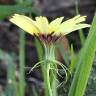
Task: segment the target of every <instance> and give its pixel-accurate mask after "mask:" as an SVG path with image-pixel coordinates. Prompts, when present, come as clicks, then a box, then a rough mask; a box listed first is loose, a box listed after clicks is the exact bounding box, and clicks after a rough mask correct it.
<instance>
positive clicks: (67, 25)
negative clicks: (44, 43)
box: [56, 15, 86, 34]
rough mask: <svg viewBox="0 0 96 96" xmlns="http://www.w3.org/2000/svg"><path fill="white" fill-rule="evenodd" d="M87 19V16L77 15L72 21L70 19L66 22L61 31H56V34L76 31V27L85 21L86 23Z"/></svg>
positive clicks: (61, 26)
mask: <svg viewBox="0 0 96 96" xmlns="http://www.w3.org/2000/svg"><path fill="white" fill-rule="evenodd" d="M85 19H86V17H85V16H80V15H77V16H75V17H74V18H72V19H69V20H67V21H65V22H63V23H62V24H61V25H60V28H59V30H57V31H56V34H60V33H62V34H67V33H70V32H71V31H73V30H74V28H75V26H76V25H77V24H79V23H81V22H83V21H85Z"/></svg>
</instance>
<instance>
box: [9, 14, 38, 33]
mask: <svg viewBox="0 0 96 96" xmlns="http://www.w3.org/2000/svg"><path fill="white" fill-rule="evenodd" d="M25 17H26V16H23V15H19V14H15V15H14V16H13V17H12V18H10V21H11V22H12V23H14V24H16V25H17V26H18V27H20V28H22V29H23V30H24V31H26V32H28V33H30V34H31V35H33V34H34V33H35V34H37V33H38V29H36V27H35V26H34V24H33V22H32V21H30V20H29V19H27V18H28V17H26V18H25Z"/></svg>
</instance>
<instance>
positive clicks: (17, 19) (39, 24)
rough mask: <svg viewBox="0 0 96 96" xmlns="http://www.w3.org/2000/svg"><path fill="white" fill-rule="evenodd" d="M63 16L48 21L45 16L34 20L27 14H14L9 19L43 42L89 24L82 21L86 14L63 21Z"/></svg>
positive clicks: (54, 39) (55, 38) (51, 40)
mask: <svg viewBox="0 0 96 96" xmlns="http://www.w3.org/2000/svg"><path fill="white" fill-rule="evenodd" d="M63 19H64V17H59V18H57V19H55V20H53V21H52V22H50V23H49V22H48V19H47V18H46V17H43V16H40V17H36V18H35V20H33V19H30V18H29V17H27V16H24V15H19V14H14V15H13V16H12V18H10V21H11V22H12V23H14V24H16V25H17V26H19V27H20V28H22V29H23V30H24V31H26V32H28V33H29V34H31V35H35V36H37V37H39V38H40V40H42V41H43V42H45V43H46V42H47V43H48V42H54V41H56V40H57V39H58V38H59V37H61V35H66V34H69V33H70V32H73V31H76V30H79V29H82V28H86V27H90V25H89V24H85V23H82V22H84V21H85V20H86V16H80V15H77V16H75V17H73V18H71V19H69V20H67V21H63Z"/></svg>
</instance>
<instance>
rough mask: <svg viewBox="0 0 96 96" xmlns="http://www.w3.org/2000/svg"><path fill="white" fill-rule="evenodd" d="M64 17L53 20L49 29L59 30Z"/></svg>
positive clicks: (51, 30)
mask: <svg viewBox="0 0 96 96" xmlns="http://www.w3.org/2000/svg"><path fill="white" fill-rule="evenodd" d="M63 19H64V17H60V18H57V19H55V20H53V21H52V22H51V23H50V24H49V26H48V31H49V32H50V33H51V32H56V31H57V30H58V28H59V27H60V24H61V22H62V20H63Z"/></svg>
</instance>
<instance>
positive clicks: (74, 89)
mask: <svg viewBox="0 0 96 96" xmlns="http://www.w3.org/2000/svg"><path fill="white" fill-rule="evenodd" d="M95 51H96V16H95V17H94V19H93V23H92V26H91V28H90V31H89V35H88V37H87V40H86V42H85V44H84V46H83V48H82V50H81V52H80V54H79V60H78V62H76V63H77V64H78V66H77V68H76V72H75V75H74V78H73V82H72V85H71V88H70V90H69V94H68V96H83V95H84V92H85V88H86V85H87V81H88V77H89V75H90V71H91V68H92V64H93V60H94V55H95Z"/></svg>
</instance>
